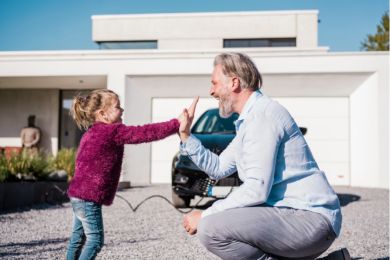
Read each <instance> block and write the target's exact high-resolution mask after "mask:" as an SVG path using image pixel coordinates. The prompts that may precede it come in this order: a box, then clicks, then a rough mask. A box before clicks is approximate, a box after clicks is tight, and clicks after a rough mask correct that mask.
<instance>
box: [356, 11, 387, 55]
mask: <svg viewBox="0 0 390 260" xmlns="http://www.w3.org/2000/svg"><path fill="white" fill-rule="evenodd" d="M361 49H362V50H366V51H388V50H389V11H387V12H386V13H385V14H384V15H382V18H381V22H380V24H379V25H377V26H376V34H374V35H371V34H368V35H367V37H366V39H364V41H363V42H362V44H361Z"/></svg>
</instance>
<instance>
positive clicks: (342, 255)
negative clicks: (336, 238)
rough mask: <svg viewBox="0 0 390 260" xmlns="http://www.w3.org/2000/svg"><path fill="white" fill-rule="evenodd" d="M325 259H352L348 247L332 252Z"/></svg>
mask: <svg viewBox="0 0 390 260" xmlns="http://www.w3.org/2000/svg"><path fill="white" fill-rule="evenodd" d="M323 259H324V260H351V256H350V255H349V252H348V249H346V248H341V249H340V250H337V251H335V252H333V253H330V254H329V255H327V256H326V257H324V258H323Z"/></svg>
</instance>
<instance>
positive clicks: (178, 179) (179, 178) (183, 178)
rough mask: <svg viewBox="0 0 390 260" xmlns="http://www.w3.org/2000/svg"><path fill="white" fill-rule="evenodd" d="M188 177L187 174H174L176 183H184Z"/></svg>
mask: <svg viewBox="0 0 390 260" xmlns="http://www.w3.org/2000/svg"><path fill="white" fill-rule="evenodd" d="M189 179H190V178H188V177H187V176H184V175H182V174H180V173H178V174H176V175H175V180H174V182H175V183H177V184H186V183H187V182H188V180H189Z"/></svg>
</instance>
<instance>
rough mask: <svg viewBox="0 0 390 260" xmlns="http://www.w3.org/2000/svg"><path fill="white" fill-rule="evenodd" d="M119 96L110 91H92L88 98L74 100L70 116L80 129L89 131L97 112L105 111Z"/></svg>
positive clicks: (76, 97) (79, 96)
mask: <svg viewBox="0 0 390 260" xmlns="http://www.w3.org/2000/svg"><path fill="white" fill-rule="evenodd" d="M117 99H118V95H117V94H116V93H115V92H114V91H111V90H108V89H97V90H93V91H91V92H90V93H89V94H88V95H87V96H85V97H84V96H82V95H77V96H75V97H74V98H73V103H72V107H71V109H70V114H71V116H72V118H73V120H74V121H75V122H76V124H77V126H78V127H79V128H80V129H85V130H86V129H88V128H89V127H90V126H91V125H92V124H93V123H94V122H95V120H96V111H98V110H99V109H104V108H106V107H107V106H109V105H110V104H112V102H113V100H117Z"/></svg>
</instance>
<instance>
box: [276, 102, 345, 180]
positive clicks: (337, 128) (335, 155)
mask: <svg viewBox="0 0 390 260" xmlns="http://www.w3.org/2000/svg"><path fill="white" fill-rule="evenodd" d="M275 100H277V101H278V102H279V103H281V104H282V105H283V106H285V107H286V108H287V109H288V110H289V112H290V113H291V115H292V116H293V117H294V119H295V121H296V122H297V124H298V125H299V126H302V127H306V128H307V129H308V130H307V133H306V135H305V138H306V140H307V142H308V144H309V146H310V148H311V150H312V153H313V155H314V158H315V159H316V161H317V163H318V165H319V167H320V169H321V170H323V171H324V172H325V174H326V176H327V178H328V180H329V182H330V183H331V184H333V185H349V183H350V177H349V171H350V170H349V157H350V156H349V132H350V131H349V99H348V98H344V97H340V98H333V97H332V98H313V97H310V98H308V97H305V98H295V97H294V98H275Z"/></svg>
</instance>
